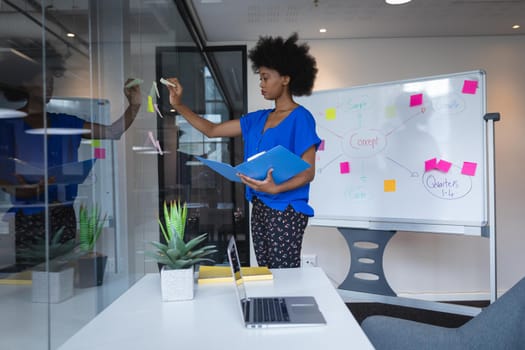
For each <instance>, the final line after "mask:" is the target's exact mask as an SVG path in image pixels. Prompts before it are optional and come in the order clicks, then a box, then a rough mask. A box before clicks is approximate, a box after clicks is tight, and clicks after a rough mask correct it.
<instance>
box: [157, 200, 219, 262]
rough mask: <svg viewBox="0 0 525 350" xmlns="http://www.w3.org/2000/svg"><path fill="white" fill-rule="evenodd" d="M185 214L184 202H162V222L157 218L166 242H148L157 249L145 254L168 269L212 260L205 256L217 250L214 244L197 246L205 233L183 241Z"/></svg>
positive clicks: (186, 213)
mask: <svg viewBox="0 0 525 350" xmlns="http://www.w3.org/2000/svg"><path fill="white" fill-rule="evenodd" d="M187 216H188V208H187V206H186V204H184V205H182V204H181V203H180V201H178V202H176V201H172V202H170V204H169V205H168V204H167V203H166V202H164V223H163V222H162V221H161V220H160V219H159V224H160V228H161V232H162V235H163V236H164V239H165V240H166V243H162V242H157V241H153V242H150V243H151V244H152V245H153V246H154V247H155V248H157V249H156V251H155V252H147V254H148V255H149V256H151V257H152V258H154V259H155V260H156V261H157V262H158V263H159V264H162V265H165V266H166V267H167V268H169V269H185V268H189V267H191V266H193V265H195V264H198V263H201V262H212V263H213V262H214V261H213V260H212V259H210V258H207V257H208V256H210V255H211V254H213V253H216V252H217V249H215V245H207V246H203V247H199V246H200V244H201V243H202V242H203V241H204V240H205V239H206V236H207V235H208V234H207V233H204V234H202V235H199V236H197V237H195V238H193V239H192V240H190V241H188V242H184V233H185V227H186V218H187Z"/></svg>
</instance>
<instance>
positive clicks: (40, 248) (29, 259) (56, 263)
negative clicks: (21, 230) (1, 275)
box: [17, 226, 77, 271]
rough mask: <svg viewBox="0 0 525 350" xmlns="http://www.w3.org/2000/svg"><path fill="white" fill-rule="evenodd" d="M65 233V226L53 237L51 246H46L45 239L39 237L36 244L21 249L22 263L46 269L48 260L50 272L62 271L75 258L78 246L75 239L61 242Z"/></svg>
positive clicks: (19, 252)
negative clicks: (45, 263)
mask: <svg viewBox="0 0 525 350" xmlns="http://www.w3.org/2000/svg"><path fill="white" fill-rule="evenodd" d="M63 233H64V226H62V227H61V228H60V229H59V230H58V231H57V232H56V233H55V234H54V235H53V238H52V239H51V240H50V241H49V244H46V240H45V238H44V237H38V238H36V239H35V242H34V243H32V244H29V245H27V246H25V247H23V248H20V250H19V251H18V253H17V254H18V256H19V257H20V258H21V262H22V263H23V264H28V265H37V266H38V265H40V266H39V267H40V268H44V266H42V264H43V263H44V262H45V261H46V259H48V260H49V270H50V271H60V270H61V269H62V268H64V267H65V266H67V265H68V264H69V263H70V261H71V260H72V259H73V258H74V257H75V253H74V250H75V248H76V246H77V242H76V241H75V239H74V238H73V239H70V240H68V241H65V242H61V239H62V234H63Z"/></svg>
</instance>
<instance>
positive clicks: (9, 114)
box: [0, 108, 27, 119]
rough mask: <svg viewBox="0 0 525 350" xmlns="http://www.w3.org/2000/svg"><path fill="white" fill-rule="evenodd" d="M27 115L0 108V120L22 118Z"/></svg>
mask: <svg viewBox="0 0 525 350" xmlns="http://www.w3.org/2000/svg"><path fill="white" fill-rule="evenodd" d="M26 115H27V113H25V112H22V111H17V110H15V109H11V108H0V119H4V118H5V119H9V118H23V117H25V116H26Z"/></svg>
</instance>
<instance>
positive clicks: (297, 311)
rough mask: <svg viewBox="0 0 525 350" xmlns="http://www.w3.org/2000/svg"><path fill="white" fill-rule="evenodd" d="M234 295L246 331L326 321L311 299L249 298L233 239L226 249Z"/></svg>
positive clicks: (296, 297) (314, 324) (310, 324)
mask: <svg viewBox="0 0 525 350" xmlns="http://www.w3.org/2000/svg"><path fill="white" fill-rule="evenodd" d="M227 255H228V261H229V263H230V267H231V270H232V275H233V281H234V284H235V287H236V288H235V291H236V294H237V297H238V298H239V306H240V310H241V315H242V318H243V320H244V325H245V326H246V327H247V328H268V327H298V326H301V327H302V326H321V325H325V324H326V321H325V319H324V317H323V314H322V313H321V311H320V310H319V307H318V306H317V302H316V301H315V298H314V297H312V296H273V297H248V296H247V295H246V289H245V286H244V280H243V277H242V273H241V263H240V260H239V253H238V251H237V245H236V244H235V239H234V238H233V236H232V237H231V238H230V241H229V243H228V249H227Z"/></svg>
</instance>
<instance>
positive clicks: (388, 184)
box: [384, 180, 396, 192]
mask: <svg viewBox="0 0 525 350" xmlns="http://www.w3.org/2000/svg"><path fill="white" fill-rule="evenodd" d="M384 187H385V192H395V191H396V180H385V182H384Z"/></svg>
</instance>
